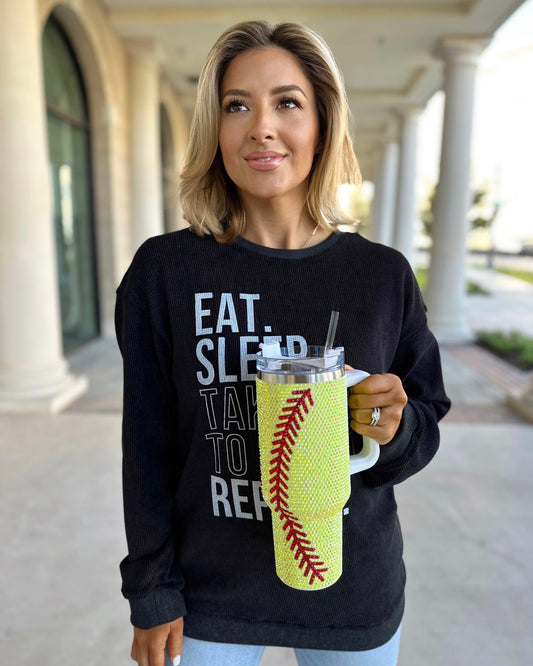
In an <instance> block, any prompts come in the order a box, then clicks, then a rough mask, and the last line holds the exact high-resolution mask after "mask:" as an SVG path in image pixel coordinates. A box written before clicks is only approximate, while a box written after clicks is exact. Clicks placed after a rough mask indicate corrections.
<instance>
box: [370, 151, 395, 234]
mask: <svg viewBox="0 0 533 666" xmlns="http://www.w3.org/2000/svg"><path fill="white" fill-rule="evenodd" d="M397 176H398V144H397V143H396V142H395V141H392V140H390V141H386V142H385V143H384V144H383V150H382V154H381V162H380V164H379V170H378V175H377V178H376V182H375V184H374V201H373V202H372V229H371V232H372V240H374V241H376V242H377V243H383V245H392V239H393V230H394V204H395V201H396V179H397Z"/></svg>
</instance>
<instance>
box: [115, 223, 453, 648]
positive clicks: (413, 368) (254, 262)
mask: <svg viewBox="0 0 533 666" xmlns="http://www.w3.org/2000/svg"><path fill="white" fill-rule="evenodd" d="M117 294H118V297H117V307H116V329H117V338H118V342H119V346H120V349H121V352H122V356H123V359H124V414H123V484H124V508H125V522H126V534H127V541H128V556H127V557H126V558H125V559H124V560H123V562H122V563H121V572H122V578H123V588H122V591H123V594H124V596H125V597H126V598H128V599H129V601H130V605H131V621H132V623H133V624H134V625H135V626H137V627H139V628H144V629H147V628H150V627H152V626H155V625H157V624H163V623H165V622H169V621H172V620H174V619H176V618H177V617H180V616H183V615H185V616H186V617H185V634H186V635H188V636H191V637H193V638H197V639H202V640H210V641H219V642H228V643H247V644H260V645H282V646H288V647H307V648H318V649H330V650H367V649H372V648H374V647H377V646H379V645H381V644H383V643H385V642H386V641H387V640H388V639H389V638H390V637H391V636H392V635H393V634H394V632H395V631H396V629H397V628H398V626H399V623H400V620H401V617H402V613H403V604H404V584H405V571H404V565H403V561H402V537H401V532H400V526H399V522H398V517H397V513H396V502H395V499H394V490H393V486H394V484H396V483H399V482H401V481H403V480H405V479H406V478H408V477H409V476H411V475H412V474H414V473H415V472H418V471H419V470H420V469H422V468H423V467H424V466H425V465H426V464H427V463H428V462H429V461H430V460H431V458H432V457H433V456H434V454H435V452H436V450H437V448H438V443H439V431H438V427H437V421H438V420H439V419H440V418H441V417H442V416H443V415H444V414H445V413H446V412H447V411H448V409H449V400H448V398H447V397H446V394H445V392H444V388H443V383H442V374H441V365H440V358H439V351H438V347H437V343H436V341H435V339H434V337H433V335H432V334H431V333H430V331H429V330H428V328H427V323H426V315H425V307H424V304H423V302H422V299H421V296H420V293H419V290H418V287H417V284H416V281H415V278H414V275H413V273H412V271H411V269H410V267H409V264H408V263H407V261H406V260H405V259H404V258H403V256H402V255H401V254H399V253H398V252H396V251H395V250H392V249H390V248H387V247H384V246H381V245H378V244H374V243H371V242H369V241H367V240H365V239H364V238H362V237H361V236H360V235H359V234H352V233H335V234H332V235H331V236H330V237H329V238H327V239H326V240H325V241H324V242H322V243H320V244H319V245H316V246H314V247H311V248H307V249H304V250H274V249H269V248H264V247H262V246H258V245H255V244H253V243H250V242H248V241H246V240H244V239H238V240H237V241H236V242H235V243H233V244H231V245H223V244H219V243H217V242H216V241H215V240H214V239H213V238H212V237H211V236H206V237H203V238H201V237H198V236H196V235H195V234H194V233H192V232H191V231H190V230H188V229H187V230H183V231H178V232H174V233H170V234H165V235H163V236H157V237H154V238H151V239H150V240H148V241H147V242H146V243H144V244H143V245H142V247H141V248H140V249H139V250H138V252H137V254H136V255H135V258H134V260H133V262H132V264H131V266H130V268H129V269H128V271H127V273H126V275H125V276H124V279H123V280H122V283H121V285H120V286H119V288H118V291H117ZM332 310H338V311H339V312H340V319H339V324H338V328H337V335H336V339H335V344H336V345H337V346H339V345H341V346H343V347H344V348H345V353H346V362H347V363H349V364H350V365H352V366H353V367H356V368H360V369H363V370H366V371H367V372H369V373H371V374H374V373H385V372H390V373H394V374H396V375H398V376H399V377H400V378H401V379H402V381H403V386H404V389H405V391H406V393H407V395H408V398H409V401H408V403H407V405H406V407H405V409H404V414H403V418H402V421H401V424H400V428H399V430H398V432H397V434H396V436H395V437H394V439H393V440H392V441H391V442H390V443H389V444H387V445H386V446H383V447H381V449H380V450H381V455H380V459H379V461H378V463H377V464H376V465H375V466H374V467H372V468H371V469H369V470H367V471H364V472H362V473H359V474H355V475H352V477H351V497H350V499H349V500H348V503H347V505H346V508H345V515H344V518H343V521H344V524H343V574H342V576H341V578H340V580H339V581H338V582H337V583H335V584H334V585H332V586H331V587H329V588H327V589H325V590H320V591H299V590H295V589H292V588H290V587H288V586H286V585H284V584H283V583H282V582H281V581H280V580H279V579H278V578H277V576H276V574H275V567H274V552H273V543H272V527H271V514H270V510H269V508H268V507H267V505H266V504H265V502H264V501H263V498H262V496H261V493H260V472H259V453H258V445H257V417H256V407H255V384H254V379H255V377H254V371H255V363H254V354H255V353H256V352H257V351H258V348H259V342H261V341H263V339H268V338H274V339H277V340H280V342H281V344H282V346H287V345H288V346H289V347H290V346H291V345H292V346H294V347H295V349H296V350H298V349H300V345H302V344H304V345H305V344H306V343H307V344H323V342H324V340H325V337H326V333H327V329H328V323H329V318H330V314H331V311H332ZM360 443H361V440H360V438H359V436H358V435H357V434H356V433H354V432H351V434H350V447H351V449H352V450H353V451H356V450H358V447H360Z"/></svg>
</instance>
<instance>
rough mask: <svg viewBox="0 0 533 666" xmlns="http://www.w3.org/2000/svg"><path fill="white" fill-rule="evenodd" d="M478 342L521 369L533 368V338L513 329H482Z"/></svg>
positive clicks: (478, 335)
mask: <svg viewBox="0 0 533 666" xmlns="http://www.w3.org/2000/svg"><path fill="white" fill-rule="evenodd" d="M477 343H478V345H479V346H480V347H484V348H485V349H488V350H489V351H491V352H492V353H493V354H496V356H499V357H500V358H503V359H504V360H505V361H508V362H509V363H511V364H512V365H514V366H516V367H517V368H520V370H533V338H530V337H528V336H527V335H524V334H523V333H519V332H518V331H511V332H510V333H503V332H502V331H480V332H478V334H477Z"/></svg>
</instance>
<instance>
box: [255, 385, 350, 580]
mask: <svg viewBox="0 0 533 666" xmlns="http://www.w3.org/2000/svg"><path fill="white" fill-rule="evenodd" d="M340 374H342V373H340ZM256 387H257V414H258V427H259V449H260V457H261V486H262V491H263V497H264V499H265V501H266V503H267V504H268V506H269V507H270V509H271V510H272V528H273V536H274V550H275V559H276V573H277V575H278V576H279V578H280V579H281V580H282V581H283V582H284V583H286V584H287V585H290V586H291V587H295V588H298V589H301V590H320V589H323V588H325V587H329V586H330V585H332V584H333V583H335V582H336V581H337V580H338V579H339V577H340V575H341V573H342V516H343V507H344V505H345V504H346V502H347V500H348V498H349V496H350V463H349V446H348V416H347V408H346V378H345V377H344V376H340V377H338V378H336V379H333V380H332V381H322V382H321V381H318V382H316V383H276V382H271V381H263V380H262V379H260V378H259V375H258V378H257V380H256Z"/></svg>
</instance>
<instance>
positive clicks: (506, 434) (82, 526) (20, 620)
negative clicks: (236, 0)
mask: <svg viewBox="0 0 533 666" xmlns="http://www.w3.org/2000/svg"><path fill="white" fill-rule="evenodd" d="M476 270H477V269H476ZM489 279H490V278H489ZM492 286H493V288H494V289H495V287H494V284H493V285H492ZM518 293H519V292H518V291H515V290H513V289H511V290H508V291H505V292H504V291H503V288H501V287H498V291H497V292H496V291H494V293H493V296H491V297H469V299H468V313H469V317H470V320H471V323H474V324H475V327H482V326H486V325H487V320H488V314H487V313H490V312H492V309H494V307H495V303H496V302H498V303H500V305H498V308H501V307H505V308H506V313H507V314H506V317H507V318H509V317H513V316H514V317H515V320H514V323H513V325H516V326H519V325H520V323H521V321H522V320H523V319H524V318H525V319H526V320H527V316H525V314H524V312H523V311H519V310H518V309H517V308H513V306H512V302H513V299H514V298H515V297H516V298H519V299H522V298H523V294H522V293H521V292H520V296H518V295H517V294H518ZM527 294H529V296H527ZM532 294H533V291H527V290H526V299H525V301H522V300H521V302H523V303H524V306H525V309H526V314H527V311H529V312H531V307H532V306H533V300H531V295H532ZM479 298H490V299H495V300H493V301H492V308H491V307H490V306H489V307H486V306H485V302H484V303H483V305H482V306H480V305H476V303H477V302H478V300H479ZM528 298H529V301H528ZM476 299H477V300H476ZM498 299H501V300H500V301H498ZM501 303H505V306H504V305H501ZM528 308H529V310H528ZM496 309H497V308H496ZM483 312H485V313H486V314H485V315H483V314H482V313H483ZM513 312H514V313H515V314H514V315H513ZM483 317H484V318H485V319H484V320H483ZM484 322H485V324H484ZM486 327H487V328H488V326H486ZM500 328H501V326H500ZM442 357H443V367H444V373H445V379H446V384H447V388H448V391H449V394H450V397H451V398H452V400H453V401H454V409H453V410H452V412H451V413H450V415H449V416H447V417H446V419H445V420H444V422H443V424H442V445H441V450H440V452H439V454H438V455H437V457H436V458H435V460H434V461H433V462H432V464H431V465H429V467H428V468H427V469H426V470H424V472H423V473H421V474H419V475H417V476H416V477H414V478H412V479H410V480H409V481H408V482H407V483H405V484H401V485H400V486H399V487H398V489H397V499H398V505H399V511H400V519H401V522H402V526H403V531H404V536H405V542H406V554H405V557H406V563H407V570H408V585H407V610H406V615H405V620H404V628H403V638H402V647H401V654H400V666H445V665H446V666H449V665H450V664H453V665H454V666H472V665H477V664H480V665H481V664H483V666H493V665H494V666H495V665H496V664H498V666H501V665H505V666H519V665H520V666H522V665H523V664H526V663H532V661H533V644H532V641H531V638H530V634H531V624H530V618H531V617H532V616H533V575H532V567H531V564H530V561H531V557H530V553H531V552H532V551H533V533H532V530H531V512H532V500H533V482H532V480H531V476H530V470H531V469H533V425H531V424H527V423H525V422H524V421H523V420H522V419H521V418H520V417H518V416H517V415H515V414H513V413H512V412H510V411H509V409H508V408H507V407H505V405H504V404H503V399H504V397H505V394H506V392H507V391H508V390H509V387H511V388H521V387H523V386H525V384H526V381H527V374H526V373H520V372H518V371H516V370H514V369H513V368H511V367H510V366H508V365H507V364H504V363H503V362H501V361H499V360H498V359H494V357H493V356H491V355H490V354H487V353H486V352H484V351H483V350H480V349H478V348H476V347H474V346H472V345H466V346H460V347H446V348H443V349H442ZM70 361H71V365H72V368H73V370H74V371H75V372H84V373H86V374H87V375H88V376H89V378H90V380H91V389H90V391H89V393H88V394H87V395H86V396H84V398H82V399H81V400H80V401H79V402H78V403H76V404H75V405H73V406H72V407H71V408H70V409H69V410H67V411H66V412H64V413H62V414H60V415H58V416H43V415H34V416H3V417H1V418H0V452H1V456H2V466H1V469H0V502H1V507H2V511H1V514H0V566H1V571H2V601H3V603H2V604H1V605H0V642H1V652H0V654H1V657H0V663H2V664H4V663H5V664H6V666H7V665H8V664H9V666H11V665H13V666H15V665H16V666H30V665H33V664H37V663H38V664H39V665H40V666H59V665H60V664H70V663H82V664H84V666H122V664H124V666H127V664H130V663H133V662H132V661H131V660H130V659H129V643H130V633H131V628H130V626H129V623H128V618H127V604H126V602H125V601H124V600H123V599H122V598H121V597H120V592H119V589H120V580H119V574H118V562H119V560H120V559H121V558H122V557H123V555H124V552H125V540H124V536H123V526H122V515H121V498H120V444H119V442H120V382H121V375H120V360H119V356H118V352H117V350H116V347H115V344H114V342H113V341H106V340H98V341H96V342H94V343H91V344H90V345H87V346H85V347H83V348H81V349H79V350H77V351H76V352H75V353H74V354H73V355H72V356H71V358H70ZM295 663H296V662H295V659H294V656H293V653H292V651H291V650H286V649H282V648H268V649H267V651H266V652H265V656H264V658H263V660H262V662H261V666H275V665H279V666H293V665H294V664H295Z"/></svg>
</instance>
